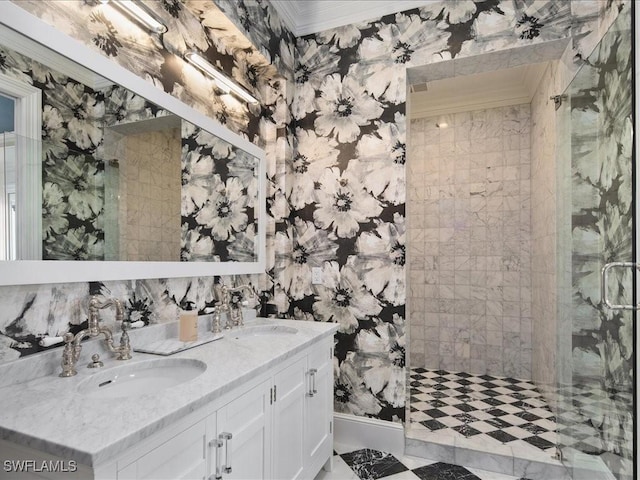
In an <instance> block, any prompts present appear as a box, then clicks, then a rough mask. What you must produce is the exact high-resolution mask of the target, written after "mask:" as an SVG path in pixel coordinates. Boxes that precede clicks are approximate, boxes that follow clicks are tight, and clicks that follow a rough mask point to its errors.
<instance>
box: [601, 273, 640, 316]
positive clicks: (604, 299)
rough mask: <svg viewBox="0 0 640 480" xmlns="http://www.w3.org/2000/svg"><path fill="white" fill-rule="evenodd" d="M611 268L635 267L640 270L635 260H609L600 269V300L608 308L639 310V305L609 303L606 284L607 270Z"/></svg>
mask: <svg viewBox="0 0 640 480" xmlns="http://www.w3.org/2000/svg"><path fill="white" fill-rule="evenodd" d="M612 268H635V269H636V270H640V264H638V263H635V262H611V263H607V264H606V265H605V266H604V267H602V270H601V272H600V273H601V277H602V279H601V281H600V301H601V303H603V304H604V305H605V306H606V307H607V308H608V309H610V310H639V309H640V305H618V304H614V303H611V300H610V299H609V292H608V291H607V285H608V284H609V271H610V270H611V269H612Z"/></svg>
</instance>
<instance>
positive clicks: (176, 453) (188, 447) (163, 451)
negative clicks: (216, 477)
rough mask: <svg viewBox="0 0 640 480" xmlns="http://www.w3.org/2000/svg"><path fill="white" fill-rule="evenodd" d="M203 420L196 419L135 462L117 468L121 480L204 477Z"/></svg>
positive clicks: (204, 434)
mask: <svg viewBox="0 0 640 480" xmlns="http://www.w3.org/2000/svg"><path fill="white" fill-rule="evenodd" d="M205 442H206V429H205V422H199V423H196V424H195V425H192V426H191V427H189V428H187V429H186V430H184V431H182V432H180V433H179V434H177V435H176V436H175V437H173V438H171V439H170V440H167V441H166V442H165V443H163V444H162V445H160V446H159V447H157V448H154V449H153V450H151V451H150V452H148V453H147V454H146V455H143V456H142V457H140V458H138V459H137V460H136V461H135V462H133V463H131V464H129V465H127V466H126V467H124V468H121V469H119V470H118V480H122V479H143V478H148V479H158V480H160V479H168V480H169V479H170V480H175V479H198V480H201V479H203V478H205V472H206V468H207V459H206V443H205Z"/></svg>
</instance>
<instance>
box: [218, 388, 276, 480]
mask: <svg viewBox="0 0 640 480" xmlns="http://www.w3.org/2000/svg"><path fill="white" fill-rule="evenodd" d="M270 387H271V382H270V381H266V382H264V383H262V384H260V385H258V386H257V387H255V388H253V389H252V390H249V391H248V392H247V393H245V394H243V395H242V396H240V397H238V398H236V399H235V400H233V401H232V402H230V403H228V404H227V405H225V406H224V407H222V408H221V409H220V410H218V412H217V416H216V418H217V431H218V435H217V437H218V439H219V440H221V443H222V445H221V446H220V447H218V448H216V450H215V451H214V455H217V461H216V459H214V462H212V463H213V467H214V468H213V472H211V473H212V474H215V472H216V465H217V466H218V467H219V468H220V469H221V473H222V478H223V479H242V480H253V479H266V478H269V477H270V473H271V441H270V440H271V408H270V405H269V402H270V392H271V388H270ZM225 467H226V468H225Z"/></svg>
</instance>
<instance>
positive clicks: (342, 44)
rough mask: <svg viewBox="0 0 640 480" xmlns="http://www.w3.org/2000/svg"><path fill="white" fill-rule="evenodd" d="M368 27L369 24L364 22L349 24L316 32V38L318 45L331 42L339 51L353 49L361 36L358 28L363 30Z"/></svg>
mask: <svg viewBox="0 0 640 480" xmlns="http://www.w3.org/2000/svg"><path fill="white" fill-rule="evenodd" d="M368 25H369V24H368V23H365V22H360V23H351V24H349V25H344V26H341V27H336V28H332V29H330V30H324V31H321V32H318V33H317V34H316V38H317V39H318V41H319V42H320V43H331V42H333V43H335V45H336V46H337V47H338V48H340V49H344V48H349V47H353V46H354V45H355V44H356V43H358V40H360V37H361V36H362V32H361V31H360V28H365V27H367V26H368Z"/></svg>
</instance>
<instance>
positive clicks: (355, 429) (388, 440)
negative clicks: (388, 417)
mask: <svg viewBox="0 0 640 480" xmlns="http://www.w3.org/2000/svg"><path fill="white" fill-rule="evenodd" d="M333 425H334V429H333V441H334V442H335V443H337V444H339V445H344V446H350V447H354V449H358V448H371V449H374V450H380V451H383V452H388V453H391V454H393V455H397V456H398V455H399V456H402V455H404V428H403V426H402V424H401V423H394V422H386V421H384V420H376V419H372V418H368V417H357V416H355V415H347V414H344V413H334V414H333Z"/></svg>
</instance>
